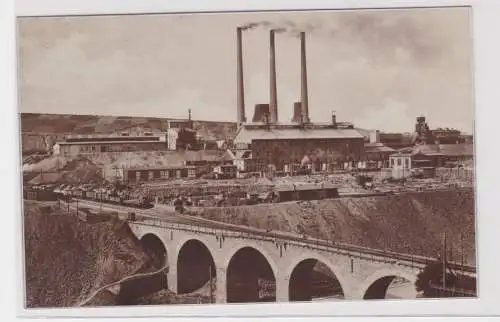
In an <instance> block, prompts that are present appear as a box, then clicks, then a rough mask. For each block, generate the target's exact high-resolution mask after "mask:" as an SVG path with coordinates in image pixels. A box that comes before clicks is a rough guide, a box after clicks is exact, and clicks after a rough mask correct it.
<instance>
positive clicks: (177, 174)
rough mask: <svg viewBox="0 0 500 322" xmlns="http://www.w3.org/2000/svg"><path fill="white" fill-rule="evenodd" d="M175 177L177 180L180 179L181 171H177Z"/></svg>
mask: <svg viewBox="0 0 500 322" xmlns="http://www.w3.org/2000/svg"><path fill="white" fill-rule="evenodd" d="M175 176H176V178H180V177H181V170H177V171H175Z"/></svg>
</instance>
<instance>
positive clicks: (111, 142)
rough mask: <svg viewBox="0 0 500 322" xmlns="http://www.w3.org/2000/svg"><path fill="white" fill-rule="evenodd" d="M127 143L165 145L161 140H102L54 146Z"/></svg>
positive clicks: (62, 142) (64, 143) (62, 143)
mask: <svg viewBox="0 0 500 322" xmlns="http://www.w3.org/2000/svg"><path fill="white" fill-rule="evenodd" d="M127 143H134V144H135V143H165V141H161V140H154V139H153V140H130V141H116V140H112V139H110V140H103V141H77V142H66V141H59V142H56V144H59V145H88V144H94V145H95V144H127Z"/></svg>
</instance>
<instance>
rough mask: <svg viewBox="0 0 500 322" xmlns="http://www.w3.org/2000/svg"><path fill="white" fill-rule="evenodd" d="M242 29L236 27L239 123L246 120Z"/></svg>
mask: <svg viewBox="0 0 500 322" xmlns="http://www.w3.org/2000/svg"><path fill="white" fill-rule="evenodd" d="M241 33H242V29H241V28H240V27H238V28H237V29H236V55H237V67H236V73H237V80H236V83H237V106H238V108H237V121H238V123H244V122H246V116H245V86H244V82H243V44H242V39H241Z"/></svg>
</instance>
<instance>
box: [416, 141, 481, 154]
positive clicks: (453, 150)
mask: <svg viewBox="0 0 500 322" xmlns="http://www.w3.org/2000/svg"><path fill="white" fill-rule="evenodd" d="M413 151H414V152H413V153H422V154H425V155H447V156H472V155H474V145H473V144H471V143H460V144H428V145H417V146H415V148H414V150H413Z"/></svg>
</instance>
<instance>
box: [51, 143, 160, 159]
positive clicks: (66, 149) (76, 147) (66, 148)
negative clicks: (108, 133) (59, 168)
mask: <svg viewBox="0 0 500 322" xmlns="http://www.w3.org/2000/svg"><path fill="white" fill-rule="evenodd" d="M165 150H167V144H165V142H143V143H122V142H120V143H108V144H61V145H60V146H59V153H60V155H62V156H76V155H79V154H88V153H103V152H132V151H165Z"/></svg>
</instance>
